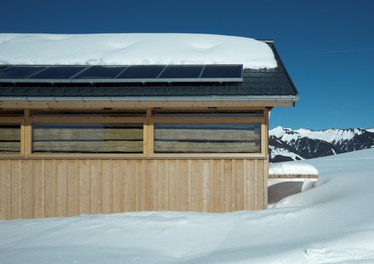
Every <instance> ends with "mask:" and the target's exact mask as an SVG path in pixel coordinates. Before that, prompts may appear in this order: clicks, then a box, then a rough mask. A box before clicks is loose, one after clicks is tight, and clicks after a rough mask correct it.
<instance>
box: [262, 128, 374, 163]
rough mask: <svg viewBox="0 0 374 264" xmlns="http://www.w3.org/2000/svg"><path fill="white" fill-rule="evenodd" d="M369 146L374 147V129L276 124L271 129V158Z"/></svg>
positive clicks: (286, 158) (293, 157) (308, 156)
mask: <svg viewBox="0 0 374 264" xmlns="http://www.w3.org/2000/svg"><path fill="white" fill-rule="evenodd" d="M368 148H374V129H362V128H354V129H326V130H309V129H304V128H301V129H298V130H292V129H289V128H283V127H276V128H274V129H272V130H270V133H269V149H270V150H269V151H270V162H281V161H291V160H303V159H312V158H318V157H324V156H329V155H336V154H340V153H344V152H350V151H355V150H361V149H368Z"/></svg>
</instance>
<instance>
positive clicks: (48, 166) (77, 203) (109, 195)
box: [0, 159, 268, 219]
mask: <svg viewBox="0 0 374 264" xmlns="http://www.w3.org/2000/svg"><path fill="white" fill-rule="evenodd" d="M267 170H268V164H267V161H266V160H263V159H203V160H199V159H180V160H178V159H155V160H145V159H143V160H141V159H137V160H131V159H126V160H118V159H116V160H112V159H79V160H69V159H29V160H14V159H2V160H0V219H18V218H43V217H55V216H59V217H60V216H73V215H79V214H100V213H117V212H132V211H197V212H230V211H237V210H255V209H262V208H264V207H265V206H266V204H267V201H266V182H267V174H268V172H267Z"/></svg>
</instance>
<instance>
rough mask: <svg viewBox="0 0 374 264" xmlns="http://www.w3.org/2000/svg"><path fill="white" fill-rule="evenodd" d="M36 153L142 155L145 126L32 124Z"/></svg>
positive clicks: (34, 150) (33, 144) (34, 151)
mask: <svg viewBox="0 0 374 264" xmlns="http://www.w3.org/2000/svg"><path fill="white" fill-rule="evenodd" d="M32 146H33V153H143V124H103V123H100V124H96V123H95V124H44V123H38V124H33V142H32Z"/></svg>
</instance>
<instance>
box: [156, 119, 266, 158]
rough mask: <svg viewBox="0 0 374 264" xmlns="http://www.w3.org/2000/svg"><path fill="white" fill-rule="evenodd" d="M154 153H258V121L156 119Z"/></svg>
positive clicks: (259, 135) (259, 134)
mask: <svg viewBox="0 0 374 264" xmlns="http://www.w3.org/2000/svg"><path fill="white" fill-rule="evenodd" d="M154 129H155V130H154V152H155V153H260V152H261V124H260V123H156V124H155V125H154Z"/></svg>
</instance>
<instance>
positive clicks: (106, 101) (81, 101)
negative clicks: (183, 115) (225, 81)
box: [0, 95, 299, 109]
mask: <svg viewBox="0 0 374 264" xmlns="http://www.w3.org/2000/svg"><path fill="white" fill-rule="evenodd" d="M298 99H299V97H298V96H297V95H296V96H275V95H274V96H205V97H204V96H201V97H198V96H180V97H176V96H173V97H165V96H162V97H161V96H160V97H154V96H152V97H151V96H149V97H148V96H143V97H140V96H139V97H16V96H12V97H0V108H11V109H15V108H30V109H38V108H61V109H62V108H63V109H68V108H85V109H87V108H101V107H109V108H129V107H130V108H144V107H254V106H258V107H273V106H294V105H295V103H296V102H297V101H298Z"/></svg>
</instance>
